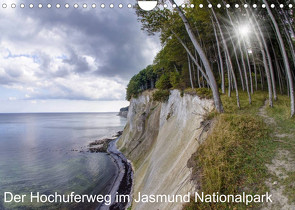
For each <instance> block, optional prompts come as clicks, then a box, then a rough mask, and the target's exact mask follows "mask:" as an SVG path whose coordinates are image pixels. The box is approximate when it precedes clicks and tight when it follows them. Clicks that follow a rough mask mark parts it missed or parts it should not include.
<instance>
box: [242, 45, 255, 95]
mask: <svg viewBox="0 0 295 210" xmlns="http://www.w3.org/2000/svg"><path fill="white" fill-rule="evenodd" d="M243 46H244V49H245V52H246V61H247V64H248V71H249V80H250V90H251V94H253V81H252V71H251V65H250V60H249V55H248V49H247V47H246V44H245V42H244V40H243Z"/></svg>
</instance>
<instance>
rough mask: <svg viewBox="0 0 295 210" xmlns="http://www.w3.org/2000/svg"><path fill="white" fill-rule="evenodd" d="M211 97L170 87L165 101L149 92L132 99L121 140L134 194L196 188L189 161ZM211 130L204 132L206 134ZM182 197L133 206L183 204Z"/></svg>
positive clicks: (165, 207) (152, 207) (179, 192)
mask: <svg viewBox="0 0 295 210" xmlns="http://www.w3.org/2000/svg"><path fill="white" fill-rule="evenodd" d="M213 107H214V106H213V101H212V100H208V99H200V98H199V97H198V96H192V95H188V94H184V96H183V97H182V96H181V95H180V92H179V91H177V90H173V91H171V94H170V97H169V100H168V101H167V102H166V103H160V102H155V101H153V100H152V93H151V92H144V93H143V94H142V95H141V96H139V97H138V98H135V99H132V100H131V102H130V107H129V112H128V116H127V119H128V122H127V125H126V127H125V129H124V132H123V135H122V136H121V138H120V140H119V142H118V146H119V148H120V150H121V151H122V152H123V153H124V154H125V155H126V156H127V157H128V158H129V159H130V160H131V161H132V162H133V165H134V168H135V184H134V190H133V193H134V198H135V199H137V194H138V192H141V193H142V194H149V195H151V194H153V195H161V194H166V195H174V194H175V195H176V194H178V195H185V194H187V193H188V192H192V193H193V192H195V184H194V183H193V182H192V181H191V169H190V168H188V166H187V162H188V160H189V159H190V158H191V156H192V154H193V153H195V152H196V151H197V148H198V146H199V144H200V141H201V139H199V137H200V135H201V133H202V130H203V129H202V126H201V122H202V121H203V116H204V115H205V114H206V113H207V112H209V111H211V110H212V109H213ZM206 135H207V133H206V132H205V133H204V132H203V133H202V139H204V138H206ZM182 205H183V204H182V203H135V202H133V204H132V209H140V210H144V209H147V210H150V209H161V210H163V209H169V210H170V209H181V208H182Z"/></svg>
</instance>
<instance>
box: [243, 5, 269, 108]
mask: <svg viewBox="0 0 295 210" xmlns="http://www.w3.org/2000/svg"><path fill="white" fill-rule="evenodd" d="M246 11H247V15H248V17H249V20H250V22H251V23H252V21H251V18H250V15H249V12H248V10H246ZM252 16H253V19H254V21H255V24H253V23H252V25H256V27H257V28H258V31H261V30H260V26H259V25H258V22H257V20H256V17H255V16H254V15H252ZM254 33H255V36H256V37H257V40H258V43H259V46H260V51H261V54H262V59H263V64H264V69H265V74H266V79H267V87H268V100H269V106H271V107H272V106H273V101H272V82H271V77H270V71H269V68H268V62H267V58H266V53H265V48H264V47H263V44H262V41H261V39H263V36H259V34H258V32H257V31H256V30H254ZM262 35H263V34H262Z"/></svg>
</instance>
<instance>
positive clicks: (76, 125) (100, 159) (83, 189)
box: [0, 113, 126, 209]
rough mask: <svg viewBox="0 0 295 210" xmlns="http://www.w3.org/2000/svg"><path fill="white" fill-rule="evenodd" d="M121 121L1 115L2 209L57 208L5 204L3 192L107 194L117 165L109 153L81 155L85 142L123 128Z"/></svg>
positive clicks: (107, 116) (100, 116) (110, 116)
mask: <svg viewBox="0 0 295 210" xmlns="http://www.w3.org/2000/svg"><path fill="white" fill-rule="evenodd" d="M125 123H126V119H125V118H122V117H119V116H116V113H48V114H47V113H46V114H43V113H42V114H41V113H40V114H39V113H38V114H0V209H3V208H6V209H14V208H21V209H31V208H32V207H37V208H38V207H43V208H45V207H46V208H48V207H52V208H56V206H54V205H53V204H42V205H41V204H38V203H30V202H29V199H27V201H26V200H25V202H24V203H19V204H17V203H10V204H8V203H4V202H3V194H4V192H5V191H6V192H7V191H8V192H12V193H15V194H17V193H18V194H27V195H29V193H30V192H40V193H41V194H52V193H54V192H58V193H61V194H67V193H70V192H72V191H74V192H75V193H77V194H86V193H88V194H89V193H96V194H98V193H102V194H103V193H105V192H106V190H107V188H109V187H110V184H111V183H112V181H113V180H114V178H115V175H116V173H117V171H116V170H117V169H116V167H115V164H114V162H113V161H112V160H111V159H110V157H109V156H108V155H107V154H103V153H88V152H85V151H86V150H87V145H88V143H89V142H91V141H94V140H96V139H100V138H103V137H107V136H110V135H112V134H114V133H116V132H117V131H119V130H123V127H124V126H125ZM73 150H74V151H73ZM76 150H77V151H76ZM80 151H83V152H80ZM27 197H28V196H27ZM66 207H69V206H66Z"/></svg>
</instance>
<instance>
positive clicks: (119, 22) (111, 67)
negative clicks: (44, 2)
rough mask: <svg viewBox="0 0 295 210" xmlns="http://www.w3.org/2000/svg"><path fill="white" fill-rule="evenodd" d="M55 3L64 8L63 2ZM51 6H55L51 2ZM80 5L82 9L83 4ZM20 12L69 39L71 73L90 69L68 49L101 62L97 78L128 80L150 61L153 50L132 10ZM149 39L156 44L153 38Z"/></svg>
mask: <svg viewBox="0 0 295 210" xmlns="http://www.w3.org/2000/svg"><path fill="white" fill-rule="evenodd" d="M56 2H58V3H60V4H61V5H64V2H62V3H61V2H60V1H56ZM107 2H108V1H107ZM78 3H79V2H78ZM83 3H84V2H83ZM52 5H55V2H54V1H52ZM79 5H80V7H81V5H82V2H80V4H79ZM88 6H90V4H89V5H88ZM97 6H99V4H97ZM21 11H22V13H23V15H24V16H30V17H32V18H34V19H35V20H38V22H39V27H40V28H57V29H61V30H63V31H64V32H65V33H66V34H67V36H68V38H69V39H68V40H65V41H66V42H67V41H71V43H68V47H69V48H70V50H71V56H70V57H69V58H68V59H66V60H65V61H64V62H67V63H69V64H71V65H75V66H76V67H75V68H74V71H75V72H77V73H84V72H88V71H89V67H88V66H87V62H86V61H85V58H81V57H79V55H78V53H79V52H75V51H74V50H73V49H71V48H73V47H74V46H78V47H79V48H80V49H83V51H84V52H87V53H89V54H90V55H91V56H93V57H94V58H96V59H99V60H100V61H102V65H101V66H100V67H99V68H97V69H96V70H95V71H94V72H93V73H94V74H96V75H103V76H109V77H111V76H116V75H117V76H120V77H122V78H124V79H127V78H130V77H131V76H132V75H133V74H135V73H137V72H138V71H139V70H141V68H144V67H145V65H147V64H148V63H149V62H151V60H152V58H151V57H152V56H153V55H152V54H153V52H152V50H153V48H152V46H150V43H148V42H147V36H146V34H145V33H144V32H143V31H140V24H139V23H138V22H137V17H136V15H135V11H134V9H129V8H124V9H119V8H114V9H110V8H105V9H100V8H98V9H90V8H89V9H88V10H85V9H82V8H79V9H74V8H69V9H66V8H60V9H50V10H49V9H42V10H38V9H33V10H31V9H26V10H21ZM40 28H39V29H40ZM152 39H153V40H154V42H155V43H157V38H156V37H155V38H152ZM147 49H150V51H151V55H150V56H151V57H148V56H147V55H145V54H144V53H143V51H146V50H147Z"/></svg>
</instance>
